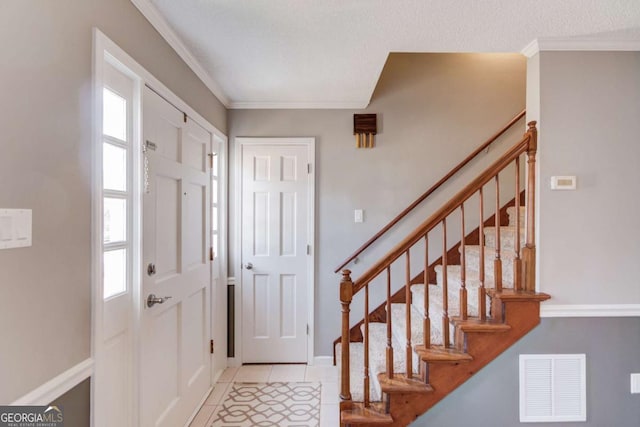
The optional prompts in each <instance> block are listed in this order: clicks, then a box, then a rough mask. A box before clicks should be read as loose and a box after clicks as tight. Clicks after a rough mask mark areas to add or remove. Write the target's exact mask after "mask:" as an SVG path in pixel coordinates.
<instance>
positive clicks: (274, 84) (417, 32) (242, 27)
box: [151, 0, 640, 108]
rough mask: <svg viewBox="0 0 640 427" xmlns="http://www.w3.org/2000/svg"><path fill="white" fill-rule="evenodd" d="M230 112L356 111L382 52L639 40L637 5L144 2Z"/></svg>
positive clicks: (612, 0)
mask: <svg viewBox="0 0 640 427" xmlns="http://www.w3.org/2000/svg"><path fill="white" fill-rule="evenodd" d="M151 2H152V4H153V5H154V6H155V7H156V8H157V10H158V12H159V13H160V14H161V15H162V16H163V17H164V19H165V20H166V21H167V23H168V24H169V25H170V27H172V29H173V30H174V31H175V33H176V34H177V35H178V37H179V38H180V39H181V40H182V42H183V44H184V45H185V46H186V47H187V48H188V49H189V51H190V52H191V54H192V56H193V57H195V58H196V59H197V61H198V62H199V63H200V64H201V65H202V67H203V69H204V71H205V72H206V73H207V74H208V75H209V77H210V78H211V79H212V80H214V81H215V82H217V84H218V86H219V87H220V88H221V90H222V92H223V93H224V95H225V96H226V97H227V98H228V99H229V106H231V107H232V108H248V107H252V108H257V107H264V108H276V107H282V108H287V107H291V108H299V107H304V106H309V107H316V108H318V107H327V108H337V107H344V108H358V107H364V106H366V105H367V104H368V102H369V99H370V97H371V94H372V92H373V90H374V88H375V85H376V82H377V80H378V77H379V75H380V72H381V71H382V67H383V66H384V63H385V60H386V58H387V55H388V54H389V52H520V51H521V50H522V49H523V48H524V47H525V46H526V45H527V44H529V43H530V42H531V41H532V40H534V39H536V38H547V37H562V38H567V37H574V36H588V35H595V34H598V33H612V34H613V35H614V36H615V35H616V34H623V35H626V36H629V35H631V36H633V37H637V35H638V31H636V30H637V29H638V28H640V0H535V1H534V0H482V1H481V0H393V1H391V0H386V1H384V0H322V1H321V0H235V1H231V0H180V1H176V0H151Z"/></svg>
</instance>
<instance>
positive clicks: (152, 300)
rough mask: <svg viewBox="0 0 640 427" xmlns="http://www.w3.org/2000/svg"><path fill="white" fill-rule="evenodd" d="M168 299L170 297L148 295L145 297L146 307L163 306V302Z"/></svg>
mask: <svg viewBox="0 0 640 427" xmlns="http://www.w3.org/2000/svg"><path fill="white" fill-rule="evenodd" d="M169 298H171V297H170V296H168V297H157V296H156V295H155V294H149V296H148V297H147V307H149V308H151V307H153V306H154V305H156V304H164V302H165V301H166V300H168V299H169Z"/></svg>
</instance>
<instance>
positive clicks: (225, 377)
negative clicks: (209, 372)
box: [218, 367, 238, 383]
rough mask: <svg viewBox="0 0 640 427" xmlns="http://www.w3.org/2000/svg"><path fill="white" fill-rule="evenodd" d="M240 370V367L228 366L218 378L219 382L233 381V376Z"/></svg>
mask: <svg viewBox="0 0 640 427" xmlns="http://www.w3.org/2000/svg"><path fill="white" fill-rule="evenodd" d="M237 372H238V368H237V367H235V368H227V369H225V370H224V372H223V373H222V375H220V378H219V379H218V382H219V383H229V382H231V381H233V377H234V376H235V375H236V373H237Z"/></svg>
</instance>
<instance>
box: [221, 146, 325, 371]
mask: <svg viewBox="0 0 640 427" xmlns="http://www.w3.org/2000/svg"><path fill="white" fill-rule="evenodd" d="M247 145H258V146H263V145H301V146H306V147H307V153H308V156H309V157H308V158H309V164H310V168H311V171H310V173H309V174H308V179H309V181H308V184H307V185H308V189H309V199H308V203H309V205H308V209H307V212H308V222H307V224H308V230H307V233H308V236H309V245H310V247H311V254H310V255H311V256H308V257H307V267H308V268H307V271H308V274H307V313H308V314H307V325H309V333H308V334H307V364H308V365H313V361H314V336H315V324H314V307H315V258H316V255H315V254H316V244H315V228H316V222H315V201H316V195H315V188H316V186H315V174H316V140H315V138H313V137H284V138H271V137H236V138H235V150H234V161H233V165H234V168H235V171H236V173H235V185H234V187H235V188H234V192H233V195H234V198H235V204H234V205H235V217H236V224H235V233H236V236H235V239H234V240H235V250H234V258H235V262H234V264H233V265H234V270H235V282H236V284H237V285H238V286H236V298H235V318H234V320H235V328H234V335H235V341H234V343H235V354H234V357H233V358H230V359H229V365H230V366H239V365H242V361H243V360H244V359H243V353H242V351H243V349H242V321H243V313H242V298H241V297H240V296H238V292H242V265H241V263H242V219H241V218H240V216H241V213H242V147H243V146H247Z"/></svg>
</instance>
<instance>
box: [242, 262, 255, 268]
mask: <svg viewBox="0 0 640 427" xmlns="http://www.w3.org/2000/svg"><path fill="white" fill-rule="evenodd" d="M244 268H246V269H247V270H253V264H251V263H250V262H248V263H247V264H246V265H245V266H244Z"/></svg>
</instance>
